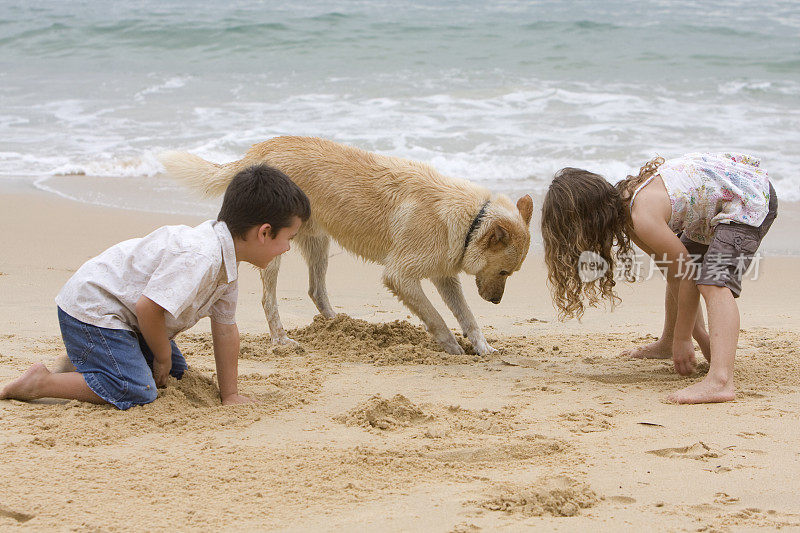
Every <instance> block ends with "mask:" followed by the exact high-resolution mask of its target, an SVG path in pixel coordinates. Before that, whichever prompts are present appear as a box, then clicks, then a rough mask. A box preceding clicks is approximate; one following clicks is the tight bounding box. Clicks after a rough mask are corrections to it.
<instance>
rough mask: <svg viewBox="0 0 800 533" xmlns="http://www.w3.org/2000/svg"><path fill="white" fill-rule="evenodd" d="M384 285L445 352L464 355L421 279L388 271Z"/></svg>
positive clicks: (385, 274)
mask: <svg viewBox="0 0 800 533" xmlns="http://www.w3.org/2000/svg"><path fill="white" fill-rule="evenodd" d="M383 283H384V285H386V287H387V288H388V289H389V290H390V291H392V292H393V293H394V294H395V296H397V297H398V298H399V299H400V301H401V302H403V303H404V304H405V305H406V306H407V307H408V308H409V309H411V311H412V312H413V313H414V314H415V315H417V316H418V317H419V318H420V319H421V320H422V321H423V322H424V323H425V326H426V327H427V328H428V333H430V334H431V335H432V336H433V338H434V339H436V341H437V342H438V343H439V344H440V345H441V346H442V348H443V349H444V351H446V352H447V353H451V354H463V353H464V350H463V349H462V348H461V345H460V344H458V341H457V340H456V338H455V336H454V335H453V332H452V331H450V329H449V328H448V327H447V324H446V323H445V321H444V319H443V318H442V316H441V315H440V314H439V313H438V312H437V311H436V308H435V307H433V304H432V303H431V301H430V300H428V297H427V296H425V292H423V290H422V283H420V280H419V279H417V278H412V277H408V276H403V275H402V274H401V273H399V272H394V271H391V270H388V269H387V270H385V271H384V272H383Z"/></svg>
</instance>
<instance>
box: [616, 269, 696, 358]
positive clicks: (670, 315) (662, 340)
mask: <svg viewBox="0 0 800 533" xmlns="http://www.w3.org/2000/svg"><path fill="white" fill-rule="evenodd" d="M677 288H678V284H677V283H676V282H675V281H669V282H667V290H666V294H665V295H664V329H663V330H662V331H661V336H660V337H659V338H658V339H656V340H655V341H654V342H651V343H650V344H646V345H644V346H639V347H638V348H630V349H628V350H625V351H624V352H622V353H621V354H620V355H622V356H623V357H634V358H637V359H670V358H672V338H673V336H674V332H675V321H676V320H677V316H678V299H677V297H676V293H677ZM692 336H693V337H694V339H695V340H696V341H697V344H698V345H699V346H700V350H701V351H702V352H703V355H704V356H705V358H706V359H707V360H710V357H711V348H710V343H709V337H708V332H707V331H706V324H705V320H704V319H703V313H702V310H701V312H699V313H697V321H696V322H695V325H694V331H693V332H692Z"/></svg>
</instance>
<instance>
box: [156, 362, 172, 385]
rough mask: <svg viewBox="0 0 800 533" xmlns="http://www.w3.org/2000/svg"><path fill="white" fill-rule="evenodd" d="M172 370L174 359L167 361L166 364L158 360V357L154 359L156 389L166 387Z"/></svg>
mask: <svg viewBox="0 0 800 533" xmlns="http://www.w3.org/2000/svg"><path fill="white" fill-rule="evenodd" d="M170 370H172V358H171V357H170V358H169V359H167V361H166V362H165V363H162V362H161V361H159V360H158V357H155V358H153V379H154V380H155V382H156V387H159V388H161V387H166V386H167V379H169V371H170Z"/></svg>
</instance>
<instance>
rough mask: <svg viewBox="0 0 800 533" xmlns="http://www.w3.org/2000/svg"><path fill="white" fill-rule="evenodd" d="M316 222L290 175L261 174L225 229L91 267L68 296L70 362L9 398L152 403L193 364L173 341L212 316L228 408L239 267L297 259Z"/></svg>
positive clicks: (132, 248) (236, 203) (228, 214)
mask: <svg viewBox="0 0 800 533" xmlns="http://www.w3.org/2000/svg"><path fill="white" fill-rule="evenodd" d="M310 214H311V209H310V205H309V202H308V198H307V197H306V195H305V194H304V193H303V191H301V190H300V188H299V187H298V186H297V185H295V184H294V183H293V182H292V181H291V180H290V179H289V178H288V177H287V176H286V175H285V174H284V173H283V172H281V171H279V170H277V169H274V168H271V167H268V166H266V165H258V166H254V167H251V168H248V169H246V170H243V171H242V172H240V173H239V174H237V175H236V176H235V177H234V178H233V181H231V183H230V185H229V186H228V188H227V190H226V192H225V197H224V199H223V201H222V208H221V209H220V212H219V216H218V217H217V220H216V221H213V220H209V221H206V222H204V223H202V224H200V225H199V226H197V227H194V228H190V227H188V226H165V227H162V228H159V229H157V230H156V231H154V232H153V233H151V234H150V235H147V236H146V237H143V238H140V239H131V240H127V241H124V242H121V243H119V244H117V245H115V246H112V247H111V248H109V249H108V250H106V251H105V252H103V253H102V254H100V255H99V256H97V257H95V258H93V259H90V260H89V261H88V262H86V263H85V264H84V265H83V266H82V267H81V268H80V269H78V271H77V272H76V273H75V274H74V275H73V276H72V277H71V278H70V279H69V281H67V283H66V285H65V286H64V288H63V289H62V290H61V292H60V293H59V294H58V297H57V298H56V303H57V305H58V318H59V324H60V326H61V334H62V337H63V339H64V345H65V346H66V349H67V357H68V358H69V363H70V364H66V365H65V366H66V367H67V368H66V369H65V370H67V371H64V372H56V373H51V372H50V371H49V370H47V368H46V367H45V366H44V364H43V363H36V364H35V365H33V366H32V367H31V368H30V369H28V370H27V371H26V372H25V373H24V374H23V375H22V376H21V377H19V378H18V379H16V380H15V381H13V382H11V383H9V384H8V385H6V386H5V387H4V388H3V389H2V391H0V399H17V400H33V399H37V398H66V399H76V400H82V401H86V402H92V403H98V404H105V403H110V404H112V405H114V406H115V407H117V408H119V409H128V408H130V407H132V406H134V405H142V404H146V403H150V402H152V401H153V400H155V399H156V396H157V391H156V387H163V386H165V385H166V382H167V377H168V376H169V375H172V376H174V377H176V378H178V379H180V378H181V377H182V376H183V372H184V371H185V370H186V368H187V366H186V360H185V359H184V358H183V355H182V354H181V352H180V351H179V350H178V347H177V346H176V345H175V342H174V341H172V340H171V339H172V338H173V337H175V335H177V334H178V333H180V332H181V331H184V330H186V329H188V328H190V327H192V326H193V325H194V324H196V323H197V322H198V321H199V320H200V319H201V318H203V317H206V316H210V317H211V335H212V338H213V344H214V359H215V361H216V366H217V380H218V382H219V391H220V397H221V399H222V403H223V405H228V404H236V403H249V402H252V400H251V399H250V398H248V397H246V396H242V395H240V394H239V393H238V389H237V375H238V357H239V330H238V328H237V327H236V320H235V315H236V298H237V294H238V281H237V279H238V272H237V268H238V263H239V261H246V262H248V263H251V264H253V265H254V266H256V267H258V268H265V267H266V266H267V264H268V263H269V262H270V261H271V260H272V259H273V258H275V257H277V256H279V255H280V254H282V253H284V252H286V251H288V250H289V241H290V240H291V239H292V238H293V237H294V236H295V234H296V233H297V231H298V230H299V228H300V224H301V223H302V222H305V221H307V220H308V218H309V216H310Z"/></svg>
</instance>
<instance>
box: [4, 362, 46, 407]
mask: <svg viewBox="0 0 800 533" xmlns="http://www.w3.org/2000/svg"><path fill="white" fill-rule="evenodd" d="M49 375H50V371H49V370H47V367H46V366H44V363H36V364H34V365H33V366H32V367H30V368H29V369H28V370H26V371H25V373H24V374H22V375H21V376H20V377H18V378H17V379H15V380H14V381H12V382H11V383H9V384H8V385H6V386H5V387H3V390H2V391H0V400H35V399H37V398H40V397H41V396H39V395H38V394H37V391H38V390H39V383H40V382H41V380H42V378H44V377H47V376H49Z"/></svg>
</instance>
